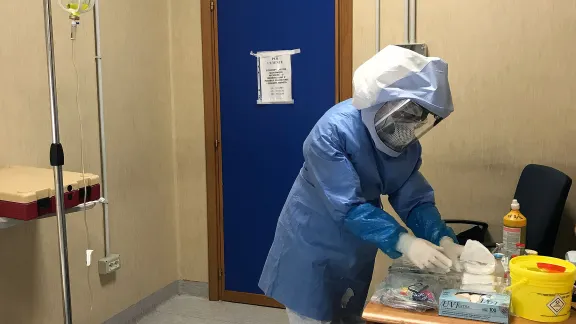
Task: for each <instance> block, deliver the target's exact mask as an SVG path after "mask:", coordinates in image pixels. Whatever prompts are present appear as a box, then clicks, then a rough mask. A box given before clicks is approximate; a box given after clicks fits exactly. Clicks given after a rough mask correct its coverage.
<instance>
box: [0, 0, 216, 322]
mask: <svg viewBox="0 0 576 324" xmlns="http://www.w3.org/2000/svg"><path fill="white" fill-rule="evenodd" d="M101 6H102V41H103V43H102V49H103V57H104V93H105V102H106V136H107V140H108V163H109V179H108V180H109V192H110V193H109V197H108V198H109V200H110V216H111V235H112V236H111V240H112V251H113V252H115V253H120V254H121V255H122V262H123V267H122V269H121V270H120V271H119V272H118V273H117V274H116V276H115V278H113V279H107V280H105V281H102V282H101V280H100V278H99V276H98V274H97V269H96V268H95V267H92V268H90V273H89V279H90V283H91V286H92V290H93V303H92V306H93V307H92V311H90V306H89V304H90V295H89V292H88V284H87V278H88V273H87V269H86V267H85V266H84V258H85V256H84V254H85V252H84V250H85V249H86V246H87V243H86V238H85V235H86V232H85V228H84V220H83V216H82V214H81V213H76V214H72V215H69V217H68V231H69V249H70V250H69V252H70V274H71V282H72V298H73V310H74V316H75V323H101V322H102V321H103V320H105V319H107V318H109V317H110V316H112V315H114V314H116V313H118V312H119V311H121V310H122V309H124V308H126V307H128V306H129V305H131V304H133V303H135V302H137V301H138V300H140V299H142V298H144V297H145V296H147V295H149V294H150V293H152V292H154V291H156V290H158V289H160V288H161V287H163V286H165V285H167V284H169V283H170V282H172V281H174V280H177V279H179V278H185V279H191V280H206V277H207V275H206V272H207V270H206V267H207V265H206V263H207V261H206V242H205V241H206V225H205V218H206V216H205V213H206V212H205V193H204V189H203V188H204V186H205V181H204V171H203V170H204V165H203V164H204V147H203V123H202V92H201V84H202V83H201V82H202V80H201V63H200V62H201V55H200V53H201V52H200V51H201V49H200V25H199V24H200V23H199V1H183V0H173V1H171V2H164V1H145V2H142V1H132V0H130V1H120V2H117V1H113V2H111V1H103V2H102V5H101ZM24 13H25V14H26V16H22V15H23V14H24ZM170 18H172V22H173V23H172V24H170ZM0 21H2V30H1V31H0V89H1V90H0V147H1V152H2V153H0V165H8V164H21V165H32V166H41V167H47V166H49V165H48V148H49V145H50V139H51V131H50V113H49V101H48V85H47V73H46V63H45V60H46V59H45V50H44V28H43V16H42V1H40V2H37V3H35V4H29V5H27V6H26V10H25V11H23V9H22V6H21V4H20V3H19V2H18V1H2V2H0ZM54 23H55V31H54V36H55V41H56V60H57V61H56V65H57V78H58V95H59V103H60V126H61V128H60V129H61V136H62V142H63V145H64V147H65V151H66V165H65V169H66V170H72V171H79V170H80V155H79V154H80V141H79V136H78V134H79V127H78V122H77V120H78V117H77V114H76V110H75V104H74V93H75V77H74V74H73V72H72V71H73V70H72V64H71V45H70V40H69V39H68V35H69V21H68V19H67V15H66V14H65V13H63V12H62V11H61V10H60V8H59V7H58V5H57V2H56V1H54ZM92 23H93V20H92V16H91V14H88V15H84V16H82V25H81V27H80V30H79V35H78V40H77V44H76V48H77V51H76V57H77V61H78V66H79V70H80V71H79V72H80V73H79V76H80V84H81V94H80V104H81V109H82V112H83V118H84V132H85V145H86V147H85V149H86V160H87V163H86V171H87V172H91V173H96V174H99V173H100V166H99V153H98V129H97V106H96V91H95V72H94V59H93V56H94V50H93V49H94V42H93V30H92ZM170 44H172V45H173V47H170V46H169V45H170ZM171 67H172V69H171ZM171 72H172V73H171ZM171 88H172V89H171ZM171 90H173V91H171ZM173 126H174V127H173ZM88 225H89V233H90V241H91V247H92V248H93V249H95V252H94V258H93V260H96V259H98V258H100V257H102V256H103V237H102V219H101V208H100V207H97V208H95V209H94V210H92V211H90V212H88ZM177 247H178V248H177ZM0 260H2V262H1V263H2V265H3V267H1V269H0V318H1V320H0V322H2V323H27V324H28V323H42V324H50V323H62V308H61V297H60V296H61V293H60V272H59V260H58V242H57V231H56V220H55V219H54V218H50V219H45V220H41V221H35V222H31V223H29V224H26V225H23V226H17V227H13V228H10V229H6V230H0ZM179 265H181V267H179Z"/></svg>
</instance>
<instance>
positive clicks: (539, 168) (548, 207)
mask: <svg viewBox="0 0 576 324" xmlns="http://www.w3.org/2000/svg"><path fill="white" fill-rule="evenodd" d="M571 186H572V179H571V178H570V177H568V176H567V175H566V174H564V173H562V172H561V171H558V170H556V169H554V168H551V167H547V166H544V165H537V164H529V165H527V166H526V167H525V168H524V170H522V174H521V175H520V180H519V181H518V185H517V187H516V193H515V194H514V198H515V199H517V200H518V202H519V203H520V212H522V214H524V216H526V219H527V220H528V227H527V229H526V248H527V249H531V250H536V251H538V254H540V255H546V256H551V255H552V253H553V251H554V244H555V243H556V235H557V233H558V227H559V226H560V219H561V218H562V212H563V211H564V205H565V204H566V199H567V198H568V193H569V192H570V187H571Z"/></svg>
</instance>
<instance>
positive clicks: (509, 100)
mask: <svg viewBox="0 0 576 324" xmlns="http://www.w3.org/2000/svg"><path fill="white" fill-rule="evenodd" d="M381 7H382V11H381V13H382V16H381V25H382V26H381V31H382V32H381V43H382V46H386V45H388V44H394V43H401V42H402V41H403V38H404V31H403V24H404V7H403V1H399V0H395V1H392V0H383V1H382V5H381ZM374 9H375V4H374V1H355V2H354V66H355V67H357V66H358V65H360V64H361V63H362V62H363V61H365V60H366V59H368V58H369V57H370V56H371V55H373V53H374V50H375V39H374V38H375V32H374V28H375V23H374V21H375V18H374V17H375V14H374ZM575 10H576V2H574V1H546V0H531V1H521V0H508V1H498V0H489V1H459V0H420V1H418V7H417V17H418V18H417V19H418V20H417V23H418V27H417V40H418V41H420V42H425V43H427V44H428V46H429V48H430V55H431V56H439V57H442V58H444V59H445V60H446V61H447V62H448V63H449V66H450V72H449V73H450V82H451V88H452V94H453V97H454V105H455V112H454V114H453V115H452V116H451V117H450V118H448V119H447V120H446V122H444V123H442V124H441V125H440V126H439V127H438V129H435V130H434V131H433V132H431V133H430V134H428V135H427V136H426V137H424V139H423V141H422V144H423V147H424V156H423V160H424V164H423V168H422V170H423V173H424V174H425V176H426V177H427V178H428V180H429V181H430V182H431V183H432V185H433V186H434V188H435V190H436V197H437V202H438V205H439V208H440V211H441V212H442V214H443V217H445V218H465V219H475V220H484V221H487V222H488V223H489V224H490V227H491V229H492V231H491V234H492V235H493V236H494V238H495V239H496V240H499V239H501V235H502V234H501V231H500V230H499V227H500V226H501V220H502V217H503V215H504V214H505V213H506V212H507V211H508V209H509V204H510V200H511V199H512V196H513V193H514V190H515V186H516V182H517V181H518V177H519V175H520V172H521V170H522V168H523V166H525V165H526V164H528V163H539V164H545V165H549V166H552V167H555V168H558V169H560V170H562V171H564V172H565V173H566V174H568V175H569V176H571V177H572V178H576V154H575V153H574V152H576V142H575V141H574V138H576V126H575V124H574V122H573V120H574V119H575V118H576V109H574V101H575V99H576V95H575V92H574V80H575V79H576V67H574V65H573V64H571V63H570V62H571V61H572V60H573V58H574V54H575V53H576V46H575V45H574V44H573V43H571V42H569V41H566V40H568V39H570V38H572V35H574V34H575V33H576V20H574V17H573V16H574V15H573V13H574V12H575ZM575 199H576V190H572V194H571V195H570V197H569V201H568V203H567V206H566V213H565V214H566V215H565V219H564V220H563V223H562V226H561V227H562V228H561V232H560V233H559V236H558V240H557V241H558V242H559V244H558V247H557V250H558V252H559V253H562V252H563V251H565V250H566V249H568V248H574V247H575V246H576V242H575V241H574V237H573V228H574V223H575V222H576V215H575V211H574V208H575V205H574V204H575V203H574V201H576V200H575ZM388 262H389V261H388V259H387V258H386V257H382V256H380V257H379V261H378V265H377V269H376V271H375V279H374V282H379V281H380V280H381V278H382V277H383V276H384V274H385V272H386V267H387V265H388Z"/></svg>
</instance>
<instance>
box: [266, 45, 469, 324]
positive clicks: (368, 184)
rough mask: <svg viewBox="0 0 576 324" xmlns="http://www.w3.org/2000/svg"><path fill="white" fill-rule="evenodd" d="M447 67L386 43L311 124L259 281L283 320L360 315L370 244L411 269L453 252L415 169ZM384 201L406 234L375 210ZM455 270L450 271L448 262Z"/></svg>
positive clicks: (441, 106) (453, 256)
mask: <svg viewBox="0 0 576 324" xmlns="http://www.w3.org/2000/svg"><path fill="white" fill-rule="evenodd" d="M453 110H454V109H453V105H452V97H451V94H450V86H449V83H448V65H447V64H446V62H444V61H443V60H441V59H439V58H434V57H425V56H422V55H420V54H417V53H415V52H413V51H410V50H408V49H404V48H401V47H397V46H388V47H386V48H384V49H383V50H382V51H380V52H379V53H378V54H376V55H375V56H374V57H372V58H371V59H370V60H368V61H367V62H366V63H364V64H363V65H362V66H360V67H359V68H358V70H356V72H355V74H354V97H353V99H352V100H347V101H344V102H341V103H339V104H337V105H336V106H334V107H332V108H331V109H330V110H328V111H327V112H326V114H325V115H324V116H323V117H322V118H320V120H319V121H318V122H317V123H316V125H315V126H314V128H313V129H312V131H311V132H310V134H309V135H308V137H307V138H306V140H305V142H304V146H303V151H304V159H305V162H304V165H303V166H302V169H301V170H300V173H299V175H298V177H297V178H296V181H295V182H294V185H293V187H292V190H291V191H290V193H289V195H288V198H287V199H286V203H285V205H284V208H283V209H282V213H281V214H280V218H279V220H278V225H277V228H276V234H275V238H274V242H273V244H272V247H271V249H270V252H269V254H268V258H267V260H266V264H265V265H264V270H263V272H262V276H261V278H260V283H259V286H260V288H261V289H262V290H263V291H264V293H265V294H266V295H267V296H269V297H271V298H274V299H276V300H277V301H279V302H280V303H282V304H283V305H285V306H286V308H287V310H288V315H289V319H290V323H292V324H293V323H362V321H361V319H360V314H361V312H362V309H363V307H364V303H365V301H366V295H367V293H368V288H369V285H370V281H371V278H372V272H373V269H374V260H375V258H376V252H377V250H378V249H380V250H382V251H383V252H384V253H386V254H387V255H388V256H390V257H391V258H398V257H400V256H402V255H404V256H406V257H407V258H408V259H409V260H411V261H412V262H413V263H414V264H415V265H416V266H418V267H420V268H428V267H440V268H445V269H449V268H450V267H452V265H454V266H455V267H456V266H457V263H456V262H454V261H456V260H457V259H458V257H459V256H460V254H461V253H462V247H461V246H460V245H458V244H456V243H455V242H456V238H455V235H454V232H453V231H452V230H451V229H450V228H449V227H447V226H446V224H445V223H444V222H443V221H442V219H441V217H440V213H439V212H438V209H437V208H436V206H435V201H434V190H433V189H432V187H431V186H430V184H429V183H428V182H427V181H426V179H425V178H424V176H423V175H422V174H421V173H420V171H419V168H420V165H421V164H422V160H421V155H422V147H421V146H420V143H419V141H418V140H419V139H420V138H421V137H422V136H423V135H424V134H426V133H427V132H428V131H429V130H431V129H432V128H433V127H435V126H436V125H438V124H439V123H440V122H441V121H442V120H444V119H445V118H447V117H448V116H449V115H450V114H451V113H452V111H453ZM381 195H387V196H388V200H389V202H390V204H391V205H392V207H393V208H394V210H395V211H396V213H397V214H398V215H399V216H400V218H401V219H402V221H403V222H404V223H405V224H406V225H407V226H408V227H409V228H410V229H411V230H412V232H413V233H414V235H412V234H409V233H408V232H407V230H406V229H405V228H404V227H403V226H402V225H400V224H399V223H398V222H397V221H396V220H395V219H394V217H393V216H391V215H390V214H388V213H387V212H386V211H384V210H383V209H382V208H381V207H382V206H381V204H380V196H381ZM457 270H458V269H457Z"/></svg>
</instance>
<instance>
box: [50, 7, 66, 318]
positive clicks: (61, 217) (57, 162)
mask: <svg viewBox="0 0 576 324" xmlns="http://www.w3.org/2000/svg"><path fill="white" fill-rule="evenodd" d="M44 30H45V36H46V56H47V62H48V85H49V87H50V116H51V118H52V145H51V146H50V165H51V166H52V169H53V170H54V189H55V191H56V192H55V196H56V218H57V219H58V242H59V247H60V273H61V275H62V302H63V307H64V323H65V324H72V302H71V298H70V275H69V270H68V243H67V234H66V214H65V211H64V185H63V183H64V182H63V175H62V166H63V165H64V150H63V149H62V144H61V143H60V129H59V125H58V98H57V97H56V71H55V65H54V35H53V32H52V4H51V0H44Z"/></svg>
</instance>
